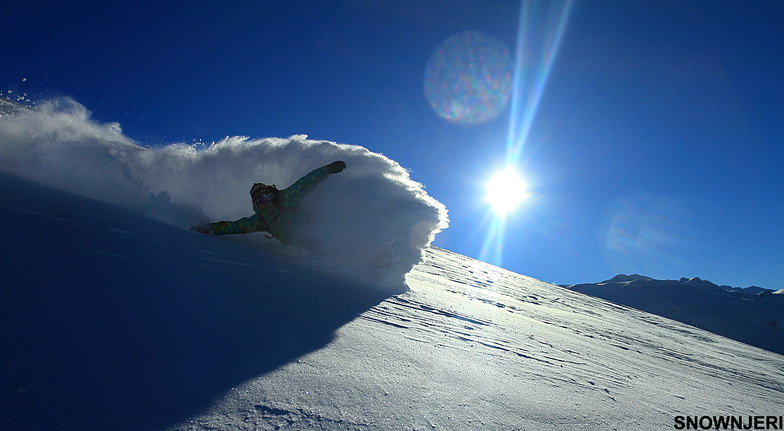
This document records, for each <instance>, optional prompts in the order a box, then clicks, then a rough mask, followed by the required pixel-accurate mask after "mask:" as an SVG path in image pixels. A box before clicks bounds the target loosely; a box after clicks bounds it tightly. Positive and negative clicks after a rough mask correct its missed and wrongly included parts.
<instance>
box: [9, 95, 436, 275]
mask: <svg viewBox="0 0 784 431" xmlns="http://www.w3.org/2000/svg"><path fill="white" fill-rule="evenodd" d="M15 106H18V104H16V105H15ZM11 111H15V112H14V115H9V116H7V117H6V118H0V121H2V123H0V148H2V151H1V152H0V172H6V173H10V174H13V175H16V176H21V177H24V178H27V179H31V180H34V181H36V182H39V183H43V184H46V185H49V186H52V187H55V188H58V189H61V190H65V191H70V192H73V193H77V194H80V195H82V196H87V197H91V198H94V199H99V200H102V201H106V202H111V203H115V204H119V205H122V206H125V207H128V208H131V209H133V210H135V211H137V212H141V213H143V214H145V215H148V216H152V217H155V218H157V219H159V220H162V221H165V222H167V223H171V224H173V225H176V226H182V227H186V226H190V225H193V224H197V223H203V222H206V221H218V220H236V219H239V218H240V217H245V216H248V215H251V214H253V209H252V206H251V202H250V195H249V190H250V188H251V186H252V185H253V183H255V182H264V183H266V184H276V185H277V186H278V187H279V188H284V187H287V186H289V185H290V184H292V183H293V182H294V181H296V180H297V179H298V178H299V177H301V176H303V175H305V174H307V173H308V172H309V171H310V170H312V169H315V168H317V167H320V166H323V165H325V164H328V163H330V162H332V161H334V160H343V161H345V162H346V163H347V165H348V168H347V169H346V170H345V171H344V172H342V173H340V174H338V175H333V176H330V177H329V178H328V179H326V180H325V181H324V182H323V183H322V184H320V185H319V186H318V187H317V188H316V189H315V190H314V191H313V192H312V193H311V194H310V195H308V197H307V198H306V199H305V200H304V201H303V202H302V205H301V206H302V208H303V209H304V211H306V213H307V214H309V215H310V216H311V220H312V222H311V223H310V224H309V225H308V226H303V227H302V228H301V229H300V231H299V232H300V233H303V234H304V235H305V236H306V238H305V241H307V242H308V243H309V244H310V247H309V252H311V253H314V254H318V255H322V256H325V257H327V258H328V259H330V260H331V261H332V264H333V265H334V266H336V267H340V268H342V271H343V273H350V274H351V275H352V277H354V278H357V279H364V280H371V281H373V282H375V283H391V284H399V283H400V282H401V281H402V280H403V276H404V275H405V273H407V272H408V271H409V270H410V269H411V267H412V266H413V265H414V264H416V263H417V262H419V260H420V259H421V250H422V249H423V248H424V247H425V246H427V245H428V244H430V242H431V241H432V240H433V237H434V235H435V234H436V233H437V232H439V231H440V230H442V229H444V228H446V227H447V224H448V221H447V212H446V208H445V207H444V206H443V205H442V204H441V203H440V202H438V201H436V200H435V199H433V198H432V197H430V196H429V195H427V193H425V191H424V188H423V187H422V185H421V184H419V183H417V182H416V181H413V180H412V179H411V178H410V176H409V174H408V172H407V171H406V170H405V169H403V168H402V167H401V166H400V165H399V164H398V163H397V162H394V161H393V160H390V159H388V158H386V157H384V156H383V155H381V154H377V153H373V152H371V151H369V150H367V149H366V148H363V147H360V146H355V145H345V144H337V143H334V142H327V141H313V140H308V139H307V137H306V136H304V135H300V136H292V137H290V138H287V139H279V138H269V139H256V140H252V139H249V138H247V137H242V136H235V137H227V138H225V139H224V140H222V141H220V142H215V143H211V144H209V145H207V144H202V143H197V144H190V145H186V144H182V143H175V144H171V145H166V146H161V147H155V148H146V147H142V146H140V145H138V144H137V143H135V142H134V141H133V140H132V139H130V138H128V137H127V136H125V135H124V134H123V133H122V129H121V127H120V125H119V124H117V123H106V124H102V123H98V122H96V121H94V120H93V119H92V118H91V114H90V112H89V111H88V110H87V109H86V108H85V107H84V106H82V105H80V104H78V103H77V102H75V101H73V100H71V99H58V100H52V101H48V102H42V103H38V104H37V106H36V109H12V110H11ZM237 241H244V242H246V243H247V242H250V243H255V246H257V247H275V243H277V241H274V240H273V241H270V240H267V239H266V238H264V236H263V235H260V234H258V235H248V236H247V238H242V237H238V239H237ZM346 268H350V271H346ZM382 278H383V279H382Z"/></svg>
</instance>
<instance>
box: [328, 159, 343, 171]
mask: <svg viewBox="0 0 784 431" xmlns="http://www.w3.org/2000/svg"><path fill="white" fill-rule="evenodd" d="M343 169H346V162H342V161H340V160H338V161H337V162H332V163H330V164H328V165H327V172H329V173H330V174H337V173H338V172H343Z"/></svg>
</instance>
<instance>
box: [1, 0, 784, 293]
mask: <svg viewBox="0 0 784 431" xmlns="http://www.w3.org/2000/svg"><path fill="white" fill-rule="evenodd" d="M521 8H523V6H521V3H520V2H516V1H494V2H488V1H469V0H451V1H428V2H419V1H407V0H401V1H391V0H390V1H386V0H380V1H372V2H371V1H311V2H308V1H280V2H277V1H275V2H264V1H253V2H250V1H249V2H193V1H188V2H185V1H183V2H176V1H168V2H129V4H127V5H115V4H107V2H79V1H76V2H63V3H62V4H60V5H52V4H50V2H43V1H36V0H31V1H26V2H18V3H16V4H11V5H9V6H6V11H5V12H4V37H3V42H4V43H3V45H4V50H3V51H4V57H5V58H6V61H5V62H4V66H3V68H2V71H0V91H2V93H3V94H4V95H6V96H10V97H16V96H17V95H20V94H24V95H25V96H26V98H29V99H31V100H32V101H36V100H43V99H46V98H50V97H56V96H69V97H73V98H74V99H75V100H77V101H78V102H79V103H81V104H83V105H85V106H86V107H87V109H89V110H91V111H92V113H93V117H94V118H95V119H96V120H98V121H102V122H109V121H111V122H118V123H120V124H121V125H122V127H123V131H124V133H125V134H126V135H127V136H129V137H131V138H132V139H134V140H136V141H137V142H139V143H140V144H143V145H148V146H156V145H165V144H170V143H173V142H186V143H191V142H197V141H202V142H210V141H213V140H219V139H222V138H223V137H225V136H228V135H245V136H250V137H252V138H263V137H271V136H275V137H287V136H290V135H294V134H307V135H309V137H310V138H311V139H324V140H331V141H336V142H340V143H347V144H353V145H362V146H364V147H367V148H368V149H370V150H371V151H375V152H379V153H383V154H385V155H386V156H388V157H390V158H392V159H394V160H396V161H397V162H399V163H400V164H401V165H402V166H403V167H405V168H407V169H409V170H410V171H411V175H412V177H413V179H415V180H416V181H419V182H421V183H422V184H424V185H425V187H426V190H427V191H428V193H429V194H430V195H432V196H433V197H435V198H436V199H438V200H439V201H441V202H442V203H444V204H445V205H446V206H447V208H448V209H449V211H450V219H451V224H450V228H449V229H448V230H446V231H445V232H443V233H441V234H439V236H438V237H437V239H436V242H435V244H436V245H438V246H441V247H444V248H447V249H449V250H452V251H455V252H458V253H461V254H466V255H468V256H471V257H476V258H480V259H482V260H486V261H489V262H491V263H497V264H500V265H501V266H503V267H505V268H508V269H510V270H513V271H515V272H519V273H521V274H525V275H530V276H532V277H535V278H539V279H542V280H544V281H550V282H556V283H564V284H567V283H568V284H571V283H579V282H595V281H600V280H604V279H608V278H611V277H612V276H613V275H615V274H617V273H621V272H623V273H633V272H636V273H641V274H645V275H648V276H652V277H655V278H679V277H681V276H687V277H691V276H699V277H702V278H705V279H709V280H711V281H713V282H716V283H719V284H730V285H736V286H748V285H751V284H755V285H759V286H762V287H767V288H774V289H778V288H781V287H784V246H782V244H784V223H783V222H782V221H783V220H784V174H782V165H783V164H784V150H783V149H782V143H784V121H781V119H782V118H784V51H782V50H781V47H780V44H781V41H782V40H784V6H782V5H781V4H780V3H779V2H775V1H754V2H742V1H690V2H682V1H659V0H657V1H649V2H627V1H578V2H574V3H565V2H562V3H558V2H543V3H541V4H537V3H527V4H526V5H525V6H524V9H523V10H526V11H527V12H528V13H527V14H524V15H523V18H521ZM559 23H561V24H560V25H559ZM465 31H470V32H475V33H478V34H482V35H486V36H487V37H489V38H492V39H493V40H496V41H498V42H500V43H501V44H503V45H504V46H506V47H507V49H508V52H509V54H510V56H511V57H512V61H513V62H515V64H517V68H516V70H515V72H516V77H517V78H518V79H517V81H516V82H517V85H516V86H515V91H513V92H512V94H511V98H510V105H509V106H506V107H505V108H504V109H503V110H502V111H501V112H500V114H499V115H498V116H497V117H495V118H494V119H491V120H489V121H486V122H484V123H482V124H476V125H467V124H460V123H458V122H454V121H447V120H445V119H444V118H443V117H442V116H439V115H438V114H437V112H436V111H435V110H434V109H433V108H432V107H431V105H430V104H429V103H428V99H427V98H426V97H425V92H424V76H425V68H426V65H427V64H428V59H429V58H430V56H431V54H433V53H434V52H435V51H436V50H437V49H438V47H439V45H440V44H442V43H443V42H444V41H446V40H447V39H449V38H450V37H452V36H454V35H457V34H460V33H461V32H465ZM521 31H522V32H523V35H524V37H520V34H521ZM519 41H523V42H524V44H523V48H524V49H522V50H518V42H519ZM518 52H522V53H524V56H518V55H517V53H518ZM526 119H527V120H528V121H529V122H528V123H527V122H526V121H527V120H526ZM510 163H511V164H513V165H514V167H515V169H516V170H517V171H519V172H520V175H521V176H522V177H523V178H524V179H525V180H526V181H527V183H528V185H529V189H528V192H529V196H528V198H527V199H526V201H525V202H523V203H522V204H521V205H519V206H518V207H517V209H516V210H514V211H512V212H511V213H509V214H508V215H507V216H506V218H505V219H504V220H503V222H501V221H500V220H499V218H498V217H497V216H496V215H494V214H493V213H492V211H491V209H490V206H489V205H488V204H487V203H486V202H485V199H484V185H485V184H486V183H487V181H489V179H490V178H491V177H492V176H493V174H494V172H496V171H497V170H498V169H500V168H502V167H504V166H506V165H507V164H510ZM349 168H350V167H349ZM259 180H260V181H263V179H259ZM237 186H238V187H240V188H243V189H245V188H247V186H248V185H246V184H238V185H237Z"/></svg>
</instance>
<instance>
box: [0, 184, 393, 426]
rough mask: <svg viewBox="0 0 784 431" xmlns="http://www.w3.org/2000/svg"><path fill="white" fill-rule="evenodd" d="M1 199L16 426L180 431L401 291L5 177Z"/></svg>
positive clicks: (1, 383)
mask: <svg viewBox="0 0 784 431" xmlns="http://www.w3.org/2000/svg"><path fill="white" fill-rule="evenodd" d="M0 202H2V203H0V220H2V222H3V224H4V226H5V232H4V233H3V243H2V246H0V253H2V256H1V258H0V270H1V271H2V274H3V276H2V280H3V281H2V285H1V287H0V289H2V301H0V346H2V349H0V350H1V351H0V367H1V368H2V376H1V377H0V409H1V410H2V412H3V413H2V415H0V428H2V429H17V430H23V429H50V428H51V429H80V430H86V429H113V430H120V429H146V430H151V429H160V428H163V427H166V426H168V425H171V424H173V423H176V422H178V421H182V420H184V419H186V418H187V417H190V416H191V415H194V414H196V413H198V412H200V411H202V410H203V409H205V408H206V407H208V406H209V405H210V403H211V401H213V400H214V399H216V398H217V397H220V396H221V395H222V394H224V393H225V392H226V391H228V390H230V389H231V388H232V387H233V386H235V385H239V384H241V383H242V382H244V381H247V380H248V379H252V378H254V377H257V376H259V375H261V374H264V373H266V372H269V371H271V370H274V369H276V368H278V367H280V366H282V365H285V364H286V363H289V362H291V361H293V360H296V358H298V357H300V356H302V355H303V354H306V353H308V352H311V351H314V350H316V349H319V348H321V347H323V346H324V345H326V344H327V343H329V341H330V340H331V339H332V337H333V336H334V332H335V330H336V329H337V328H339V327H340V326H342V325H344V324H345V323H347V322H349V321H351V320H352V319H354V318H355V317H356V316H357V315H359V314H360V313H362V312H364V311H365V310H367V309H369V308H370V307H372V306H374V305H376V304H378V303H379V302H381V301H383V300H384V299H385V298H387V297H388V296H390V295H392V294H394V293H399V292H390V291H389V290H387V291H381V290H379V289H374V288H372V287H368V286H360V285H357V284H354V283H349V282H346V281H343V280H339V279H336V278H333V277H330V276H325V275H323V274H318V273H316V272H313V271H312V270H311V269H308V268H307V267H306V266H305V265H304V264H302V263H298V262H297V261H296V260H292V259H291V258H282V257H280V256H277V255H274V254H270V253H268V252H264V251H261V250H254V249H249V248H247V247H242V246H238V245H235V244H231V243H228V242H225V241H221V240H219V239H217V238H212V237H207V236H202V235H198V234H194V233H191V232H187V231H184V230H181V229H177V228H174V227H171V226H169V225H166V224H163V223H159V222H156V221H153V220H151V219H148V218H145V217H142V216H139V215H136V214H133V213H131V212H129V211H127V210H125V209H122V208H118V207H114V206H111V205H108V204H105V203H102V202H98V201H92V200H89V199H85V198H81V197H77V196H74V195H71V194H67V193H63V192H60V191H56V190H53V189H50V188H47V187H44V186H40V185H36V184H33V183H30V182H27V181H24V180H19V179H16V178H11V177H7V176H4V175H3V176H0ZM403 289H404V286H401V289H400V290H401V291H402V290H403Z"/></svg>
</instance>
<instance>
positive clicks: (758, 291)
mask: <svg viewBox="0 0 784 431" xmlns="http://www.w3.org/2000/svg"><path fill="white" fill-rule="evenodd" d="M637 281H644V282H654V281H655V282H671V281H674V280H656V279H654V278H651V277H647V276H644V275H640V274H631V275H626V274H618V275H616V276H615V277H613V278H611V279H609V280H605V281H602V282H599V283H595V284H598V285H602V284H614V283H631V282H637ZM677 283H678V284H680V285H684V286H688V287H698V288H702V289H721V290H722V291H725V292H729V293H736V294H740V295H746V296H756V295H769V294H774V295H781V294H784V289H779V290H776V291H774V290H772V289H765V288H764V287H759V286H749V287H733V286H728V285H717V284H715V283H712V282H710V281H708V280H703V279H701V278H699V277H692V278H686V277H681V278H680V279H679V280H678V281H677Z"/></svg>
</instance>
